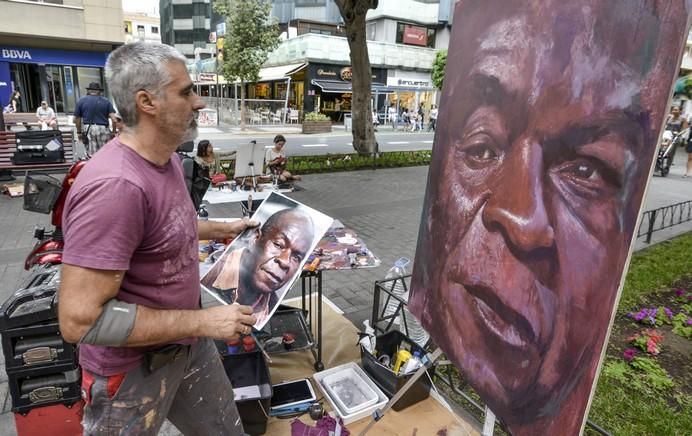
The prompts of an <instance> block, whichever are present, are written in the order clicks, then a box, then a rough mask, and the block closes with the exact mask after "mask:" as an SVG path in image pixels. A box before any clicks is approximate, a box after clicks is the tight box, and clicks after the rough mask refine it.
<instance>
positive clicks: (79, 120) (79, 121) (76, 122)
mask: <svg viewBox="0 0 692 436" xmlns="http://www.w3.org/2000/svg"><path fill="white" fill-rule="evenodd" d="M74 125H75V128H76V129H77V136H79V135H81V134H82V118H81V117H77V116H76V117H74Z"/></svg>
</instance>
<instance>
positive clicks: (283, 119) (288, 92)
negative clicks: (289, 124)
mask: <svg viewBox="0 0 692 436" xmlns="http://www.w3.org/2000/svg"><path fill="white" fill-rule="evenodd" d="M290 95H291V76H288V77H287V78H286V100H285V101H284V113H283V115H282V116H281V124H286V117H287V116H288V97H289V96H290Z"/></svg>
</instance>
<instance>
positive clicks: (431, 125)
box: [428, 105, 439, 132]
mask: <svg viewBox="0 0 692 436" xmlns="http://www.w3.org/2000/svg"><path fill="white" fill-rule="evenodd" d="M438 112H439V111H438V109H437V106H435V105H432V106H431V107H430V121H429V122H428V132H429V131H430V130H432V131H433V132H434V131H435V123H437V113H438Z"/></svg>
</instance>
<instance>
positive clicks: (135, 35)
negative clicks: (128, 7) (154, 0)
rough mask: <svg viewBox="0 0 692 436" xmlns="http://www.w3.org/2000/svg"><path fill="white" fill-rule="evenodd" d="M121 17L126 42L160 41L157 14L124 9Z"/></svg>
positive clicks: (159, 25)
mask: <svg viewBox="0 0 692 436" xmlns="http://www.w3.org/2000/svg"><path fill="white" fill-rule="evenodd" d="M123 19H124V26H123V31H124V32H125V36H124V39H125V43H126V44H128V43H131V42H136V41H143V42H158V43H160V42H161V24H160V19H159V17H158V15H149V14H145V13H138V12H128V11H125V12H124V14H123Z"/></svg>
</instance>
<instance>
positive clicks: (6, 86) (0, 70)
mask: <svg viewBox="0 0 692 436" xmlns="http://www.w3.org/2000/svg"><path fill="white" fill-rule="evenodd" d="M10 80H11V78H10V64H8V63H7V62H0V110H2V108H3V107H5V106H7V103H9V101H10V95H11V94H12V82H11V81H10Z"/></svg>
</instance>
